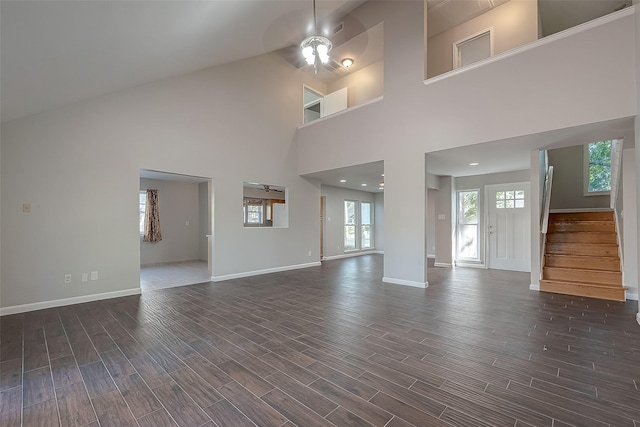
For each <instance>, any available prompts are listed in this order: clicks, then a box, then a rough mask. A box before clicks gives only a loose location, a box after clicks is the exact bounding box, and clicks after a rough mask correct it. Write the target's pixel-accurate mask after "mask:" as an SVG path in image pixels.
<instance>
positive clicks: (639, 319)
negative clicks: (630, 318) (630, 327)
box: [636, 313, 640, 325]
mask: <svg viewBox="0 0 640 427" xmlns="http://www.w3.org/2000/svg"><path fill="white" fill-rule="evenodd" d="M636 322H638V325H640V313H638V314H636Z"/></svg>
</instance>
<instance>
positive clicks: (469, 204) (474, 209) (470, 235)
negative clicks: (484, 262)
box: [456, 190, 515, 260]
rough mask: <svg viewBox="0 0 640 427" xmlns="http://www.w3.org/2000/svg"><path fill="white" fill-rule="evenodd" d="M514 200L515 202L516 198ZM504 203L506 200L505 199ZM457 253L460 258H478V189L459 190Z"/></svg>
mask: <svg viewBox="0 0 640 427" xmlns="http://www.w3.org/2000/svg"><path fill="white" fill-rule="evenodd" d="M512 202H514V203H515V201H514V200H512ZM503 203H504V200H503ZM457 204H458V212H457V216H458V221H457V227H456V228H457V230H456V234H457V236H456V237H457V238H456V254H457V258H458V259H468V260H478V259H479V251H478V241H479V235H478V233H479V227H478V224H479V212H478V190H467V191H458V203H457Z"/></svg>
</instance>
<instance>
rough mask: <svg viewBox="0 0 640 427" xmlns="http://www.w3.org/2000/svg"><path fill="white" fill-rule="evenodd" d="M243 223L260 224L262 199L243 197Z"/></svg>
mask: <svg viewBox="0 0 640 427" xmlns="http://www.w3.org/2000/svg"><path fill="white" fill-rule="evenodd" d="M243 210H244V225H245V226H260V225H263V223H264V201H263V200H262V199H244V209H243Z"/></svg>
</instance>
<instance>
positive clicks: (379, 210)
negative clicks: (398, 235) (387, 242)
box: [373, 192, 384, 252]
mask: <svg viewBox="0 0 640 427" xmlns="http://www.w3.org/2000/svg"><path fill="white" fill-rule="evenodd" d="M373 203H374V206H375V212H374V214H373V215H374V216H373V220H374V221H375V224H374V227H375V233H374V234H375V236H374V239H375V240H374V244H375V246H376V251H381V252H384V192H382V193H375V195H374V196H373Z"/></svg>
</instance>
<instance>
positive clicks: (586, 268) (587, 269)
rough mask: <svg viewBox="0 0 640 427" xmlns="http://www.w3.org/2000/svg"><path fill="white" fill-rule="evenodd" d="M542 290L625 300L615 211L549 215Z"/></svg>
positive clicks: (541, 282) (541, 281) (541, 283)
mask: <svg viewBox="0 0 640 427" xmlns="http://www.w3.org/2000/svg"><path fill="white" fill-rule="evenodd" d="M540 290H541V291H544V292H554V293H558V294H567V295H578V296H584V297H591V298H601V299H608V300H616V301H624V300H625V288H624V287H623V286H622V273H621V271H620V258H619V256H618V242H617V236H616V225H615V219H614V217H613V211H598V212H570V213H551V214H549V229H548V232H547V241H546V248H545V255H544V268H543V271H542V280H540Z"/></svg>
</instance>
